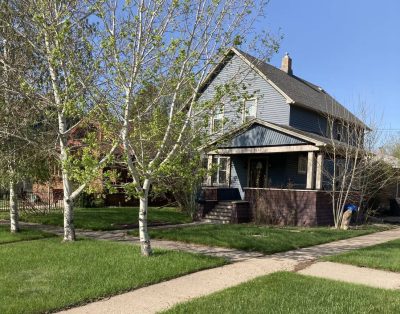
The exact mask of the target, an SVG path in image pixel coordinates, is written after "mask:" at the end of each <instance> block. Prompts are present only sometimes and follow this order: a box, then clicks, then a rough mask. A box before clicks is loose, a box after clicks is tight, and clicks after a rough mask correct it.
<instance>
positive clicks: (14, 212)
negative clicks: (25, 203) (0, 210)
mask: <svg viewBox="0 0 400 314" xmlns="http://www.w3.org/2000/svg"><path fill="white" fill-rule="evenodd" d="M10 231H11V232H12V233H16V232H18V231H19V215H18V205H17V198H16V195H15V184H14V182H13V181H10Z"/></svg>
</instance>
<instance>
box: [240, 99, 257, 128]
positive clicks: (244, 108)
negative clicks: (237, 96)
mask: <svg viewBox="0 0 400 314" xmlns="http://www.w3.org/2000/svg"><path fill="white" fill-rule="evenodd" d="M246 101H254V105H255V107H256V108H255V111H256V115H255V117H254V119H256V118H257V114H258V97H251V98H248V99H243V111H242V122H243V123H246V122H247V121H246V118H247V117H252V116H250V115H246Z"/></svg>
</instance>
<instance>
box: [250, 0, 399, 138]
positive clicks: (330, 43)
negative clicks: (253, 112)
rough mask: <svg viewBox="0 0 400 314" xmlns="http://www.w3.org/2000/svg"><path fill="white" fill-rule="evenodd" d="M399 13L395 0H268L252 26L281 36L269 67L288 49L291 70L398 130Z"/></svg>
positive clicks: (396, 0)
mask: <svg viewBox="0 0 400 314" xmlns="http://www.w3.org/2000/svg"><path fill="white" fill-rule="evenodd" d="M399 14H400V1H399V0H381V1H372V0H364V1H361V0H347V1H346V0H333V1H328V0H301V1H299V0H271V2H270V4H269V6H268V7H267V9H266V17H265V18H264V19H263V20H262V21H260V23H259V24H258V25H257V28H258V29H260V30H261V29H263V28H264V29H267V30H272V31H274V32H277V30H278V29H279V28H280V29H281V33H282V34H283V35H284V39H283V40H282V42H281V48H280V51H279V53H278V54H277V55H275V56H273V58H272V59H271V63H272V64H273V65H275V66H280V62H281V57H282V56H283V55H284V53H285V52H289V54H290V56H291V57H292V59H293V71H294V74H296V75H298V76H300V77H302V78H304V79H306V80H309V81H310V82H312V83H315V84H317V85H320V86H322V87H323V88H324V89H325V90H326V91H328V92H329V93H330V94H331V95H333V96H334V97H335V98H336V99H337V100H338V101H340V102H341V103H342V104H344V105H345V106H346V107H348V108H349V109H352V107H353V106H354V104H357V103H358V102H359V100H361V101H363V102H365V103H366V104H367V105H368V107H370V108H371V110H372V111H373V112H374V115H376V116H378V118H379V119H380V116H381V115H382V114H383V119H382V120H381V121H382V123H381V128H384V129H389V128H391V129H397V130H400V16H399ZM387 132H390V131H387ZM391 132H393V133H395V132H397V131H391Z"/></svg>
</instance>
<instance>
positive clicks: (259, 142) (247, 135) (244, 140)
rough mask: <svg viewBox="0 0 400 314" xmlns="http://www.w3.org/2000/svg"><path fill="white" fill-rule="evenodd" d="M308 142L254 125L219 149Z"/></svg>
mask: <svg viewBox="0 0 400 314" xmlns="http://www.w3.org/2000/svg"><path fill="white" fill-rule="evenodd" d="M305 143H306V142H305V141H303V140H300V139H298V138H296V137H293V136H289V135H286V134H284V133H281V132H278V131H276V130H272V129H270V128H267V127H265V126H262V125H258V124H254V125H252V126H251V127H250V128H249V129H247V130H246V131H245V132H243V133H241V134H239V135H237V136H235V137H233V138H232V139H231V140H229V141H228V142H225V143H222V144H221V145H219V147H260V146H277V145H297V144H305Z"/></svg>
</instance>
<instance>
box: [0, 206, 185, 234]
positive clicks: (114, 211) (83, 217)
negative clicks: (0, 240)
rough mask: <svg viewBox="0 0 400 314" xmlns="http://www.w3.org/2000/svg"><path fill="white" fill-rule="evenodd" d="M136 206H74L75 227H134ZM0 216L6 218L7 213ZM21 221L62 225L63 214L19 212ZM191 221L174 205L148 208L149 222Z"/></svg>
mask: <svg viewBox="0 0 400 314" xmlns="http://www.w3.org/2000/svg"><path fill="white" fill-rule="evenodd" d="M138 211H139V209H138V208H137V207H111V208H76V209H75V227H76V228H81V229H91V230H114V229H123V228H124V225H127V224H129V225H131V226H130V227H132V228H134V227H135V225H137V224H138ZM0 218H3V219H8V214H7V215H5V214H4V215H1V216H0ZM21 220H22V221H29V222H36V223H41V224H46V225H55V226H63V214H62V213H61V212H51V213H49V214H25V213H22V214H21ZM186 222H191V218H190V217H189V216H188V215H186V214H185V213H182V212H180V211H178V209H176V208H174V207H165V208H156V207H150V209H149V224H151V223H160V224H167V223H168V224H180V223H186Z"/></svg>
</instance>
